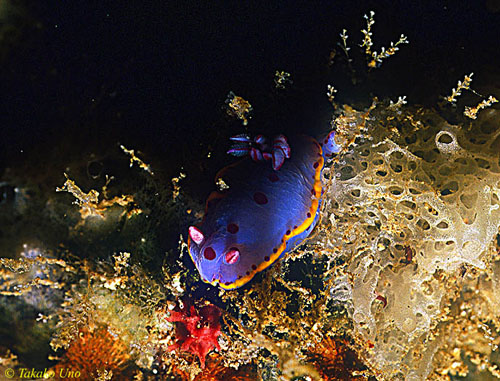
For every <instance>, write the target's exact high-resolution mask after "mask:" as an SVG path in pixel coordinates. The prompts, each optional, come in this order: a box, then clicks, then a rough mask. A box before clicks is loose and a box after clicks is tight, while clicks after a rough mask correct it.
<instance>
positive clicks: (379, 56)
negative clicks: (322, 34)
mask: <svg viewBox="0 0 500 381" xmlns="http://www.w3.org/2000/svg"><path fill="white" fill-rule="evenodd" d="M373 16H375V12H373V11H370V16H368V15H365V16H364V17H365V19H366V29H362V30H361V33H363V35H364V39H363V42H362V43H361V45H360V46H361V47H362V48H365V54H366V55H367V57H368V59H369V61H368V67H370V68H375V67H378V66H379V65H380V64H382V61H383V60H384V59H386V58H389V57H390V56H392V55H394V54H396V52H397V51H398V50H399V47H398V45H401V44H408V42H409V41H408V38H407V37H406V36H405V35H404V34H402V35H401V36H400V37H399V40H398V41H397V42H396V43H394V42H391V46H390V47H389V48H388V49H387V50H386V49H385V48H384V47H382V48H381V50H380V53H378V52H376V51H373V50H372V46H373V41H372V32H371V28H372V26H373V24H375V20H374V18H373ZM341 37H342V35H341Z"/></svg>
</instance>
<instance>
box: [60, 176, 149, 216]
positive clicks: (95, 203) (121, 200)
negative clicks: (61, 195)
mask: <svg viewBox="0 0 500 381" xmlns="http://www.w3.org/2000/svg"><path fill="white" fill-rule="evenodd" d="M64 176H65V177H66V182H65V183H64V184H63V186H62V187H61V188H59V187H58V188H56V192H68V193H71V194H72V195H73V196H75V197H76V200H75V201H74V204H76V205H78V206H79V207H80V215H81V217H82V219H86V218H87V217H90V216H98V217H101V218H104V212H105V211H106V209H107V208H109V207H111V206H113V205H115V204H117V205H119V206H122V207H125V206H127V205H129V204H133V202H134V197H133V196H132V195H121V196H116V197H114V198H112V199H111V200H106V199H103V200H101V201H99V192H98V191H96V190H95V189H91V190H90V191H89V192H88V193H85V192H84V191H82V190H81V189H80V187H79V186H78V185H76V183H75V182H74V181H73V180H71V179H70V178H69V177H68V175H67V174H66V173H65V174H64ZM108 182H109V181H108ZM107 184H108V183H106V185H105V186H104V188H103V190H105V189H106V186H107ZM103 193H104V192H103ZM139 213H142V210H141V209H138V208H134V209H133V210H132V211H130V212H128V213H127V217H130V216H132V215H134V214H139Z"/></svg>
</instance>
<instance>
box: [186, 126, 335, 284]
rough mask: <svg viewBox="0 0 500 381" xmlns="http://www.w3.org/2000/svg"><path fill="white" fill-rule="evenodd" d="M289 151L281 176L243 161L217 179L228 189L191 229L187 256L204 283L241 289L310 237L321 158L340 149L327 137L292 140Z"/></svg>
mask: <svg viewBox="0 0 500 381" xmlns="http://www.w3.org/2000/svg"><path fill="white" fill-rule="evenodd" d="M290 148H291V155H290V159H288V160H285V161H284V162H283V164H282V165H281V166H280V169H279V170H275V169H273V168H272V167H271V166H270V165H269V163H266V162H254V161H252V160H250V159H249V158H246V159H243V160H241V161H239V162H237V163H235V164H232V165H229V166H228V167H226V168H224V169H222V170H221V171H220V172H219V173H218V174H217V177H216V179H217V178H223V179H224V182H225V183H226V184H227V185H229V189H227V190H225V191H214V192H212V193H211V194H210V196H209V198H208V200H207V204H206V210H205V217H204V218H203V221H202V222H201V224H199V226H196V227H195V226H191V227H190V228H189V238H188V248H189V253H190V255H191V258H192V260H193V262H194V264H195V266H196V268H197V269H198V271H199V273H200V276H201V279H202V280H203V281H204V282H207V283H211V284H212V285H214V286H215V285H217V284H218V285H219V286H220V287H222V288H224V289H227V290H230V289H235V288H238V287H241V286H243V285H244V284H246V283H247V282H249V281H250V280H251V279H252V278H253V277H254V276H255V274H257V273H258V272H260V271H263V270H265V269H266V268H268V267H269V266H271V264H273V263H274V262H276V261H277V260H278V259H279V258H280V257H282V256H283V255H284V254H285V253H287V252H289V251H291V250H293V249H294V248H295V247H297V246H298V245H299V244H300V243H301V242H302V241H303V240H304V239H305V238H307V236H308V235H309V234H310V233H311V231H312V229H313V228H314V226H315V224H316V222H317V220H318V217H319V213H318V212H319V206H320V199H321V194H322V182H321V171H322V169H323V166H324V163H325V156H329V155H331V154H332V153H334V152H339V151H340V147H339V146H337V145H336V143H335V141H334V132H331V133H330V134H329V135H328V136H327V137H326V138H325V139H324V140H323V141H322V144H320V143H318V142H317V141H316V140H315V139H314V138H312V137H309V136H304V135H300V136H296V137H294V138H293V139H291V140H290Z"/></svg>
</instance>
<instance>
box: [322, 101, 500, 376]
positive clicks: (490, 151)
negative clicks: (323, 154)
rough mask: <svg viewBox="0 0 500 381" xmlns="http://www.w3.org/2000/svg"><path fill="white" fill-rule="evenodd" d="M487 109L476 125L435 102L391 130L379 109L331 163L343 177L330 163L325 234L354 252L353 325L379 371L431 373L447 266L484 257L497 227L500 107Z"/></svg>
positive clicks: (455, 268)
mask: <svg viewBox="0 0 500 381" xmlns="http://www.w3.org/2000/svg"><path fill="white" fill-rule="evenodd" d="M375 111H376V110H375ZM488 112H489V114H487V115H486V117H485V118H483V122H481V121H479V122H478V124H477V125H476V126H474V128H475V130H474V131H465V130H464V129H463V128H461V127H458V126H452V125H450V124H448V123H447V122H446V121H445V120H444V119H442V118H440V117H439V116H437V115H436V114H435V113H434V112H430V111H429V112H424V113H420V115H418V116H417V117H418V119H419V120H420V121H421V122H420V123H419V124H415V122H414V120H413V119H410V118H406V119H405V118H404V117H400V118H397V119H395V118H392V119H387V121H389V120H391V123H392V125H393V126H395V128H397V129H398V132H397V133H394V130H393V131H392V132H393V133H392V135H391V133H389V132H388V127H387V122H385V120H384V122H385V123H379V122H380V120H381V119H382V118H384V119H385V116H386V115H385V116H384V115H376V114H375V118H374V119H372V122H371V124H372V125H369V126H367V127H368V129H369V130H370V131H369V134H370V135H371V136H372V137H373V139H372V140H365V141H364V142H361V143H359V144H357V145H356V147H355V148H354V150H352V151H351V152H348V153H346V154H344V155H343V156H342V158H341V160H342V161H345V164H344V165H339V164H337V165H335V166H333V167H332V171H334V172H335V173H336V174H337V175H338V176H333V175H332V176H331V174H330V173H328V171H325V172H326V176H327V177H332V178H334V180H333V181H332V185H331V186H330V189H329V190H328V194H327V195H326V197H325V203H326V204H325V211H326V212H327V213H329V214H330V215H329V216H328V217H327V218H326V220H327V221H330V222H333V223H334V224H335V232H334V233H333V234H332V235H330V236H329V237H328V242H329V245H330V246H331V247H337V248H338V247H341V248H342V252H343V253H344V255H346V257H347V258H349V266H348V272H349V273H350V276H351V282H350V285H351V287H352V290H349V292H350V296H351V298H352V300H351V301H350V302H351V303H352V306H350V308H349V309H350V312H351V314H352V319H353V322H354V328H355V332H356V335H357V336H358V338H359V339H360V341H363V342H365V343H369V344H370V345H367V348H370V349H367V350H366V353H364V357H365V360H366V363H368V364H370V366H371V367H372V369H374V370H376V371H377V372H379V374H380V375H381V377H382V379H405V380H422V379H425V378H426V377H427V376H428V374H429V372H430V371H431V370H432V358H433V356H434V353H435V352H436V351H437V349H438V344H437V342H434V341H433V340H431V339H430V333H431V329H432V327H433V325H435V323H436V320H437V318H438V315H439V314H440V313H441V312H442V310H443V307H444V305H443V304H444V302H445V300H444V298H443V296H444V295H445V294H446V292H447V290H446V289H445V286H444V282H442V281H441V278H442V277H441V274H444V275H443V276H450V275H452V274H457V273H460V271H461V269H463V266H471V267H474V268H476V269H480V270H484V269H485V268H486V266H487V261H485V258H484V255H485V253H486V252H487V250H488V248H489V247H490V245H491V244H492V242H493V241H494V239H495V237H496V235H497V233H498V229H499V226H500V189H499V188H500V165H499V164H500V163H499V152H500V137H499V136H500V122H499V120H500V117H499V116H500V113H499V112H496V111H494V110H489V111H488ZM407 115H409V114H407ZM488 116H489V117H488ZM494 121H496V122H497V123H496V124H495V123H494ZM410 122H412V123H410ZM481 123H482V124H481ZM332 173H333V172H332ZM344 283H345V282H344ZM337 287H338V288H342V286H341V285H337ZM335 292H336V290H332V295H333V294H335ZM497 292H500V291H497ZM342 295H343V296H344V297H345V293H342ZM496 297H497V298H498V300H500V295H499V294H497V295H496ZM386 302H387V305H385V303H386ZM384 305H385V306H384ZM423 343H424V344H423ZM417 351H418V354H417Z"/></svg>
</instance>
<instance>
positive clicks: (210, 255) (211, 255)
mask: <svg viewBox="0 0 500 381" xmlns="http://www.w3.org/2000/svg"><path fill="white" fill-rule="evenodd" d="M203 256H204V257H205V258H206V259H208V260H209V261H212V260H214V259H215V257H216V254H215V250H214V249H212V248H211V247H207V248H206V249H205V250H204V251H203Z"/></svg>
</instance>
